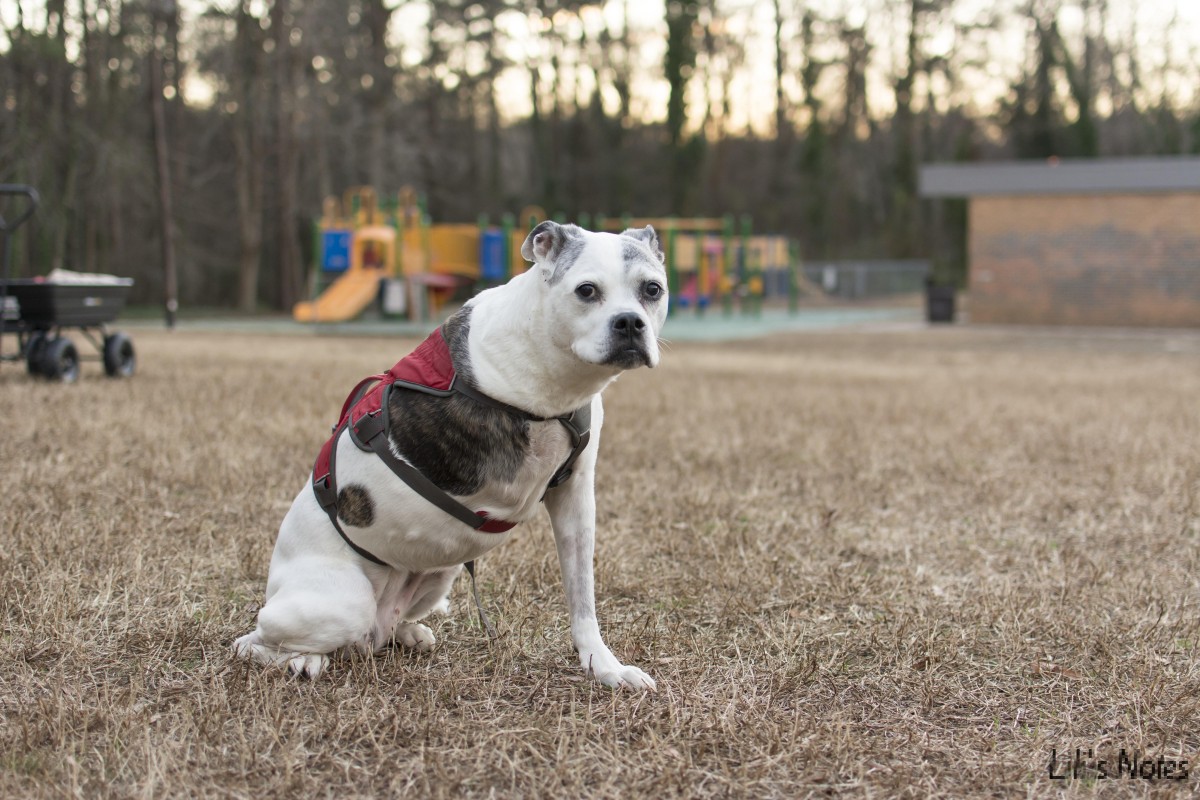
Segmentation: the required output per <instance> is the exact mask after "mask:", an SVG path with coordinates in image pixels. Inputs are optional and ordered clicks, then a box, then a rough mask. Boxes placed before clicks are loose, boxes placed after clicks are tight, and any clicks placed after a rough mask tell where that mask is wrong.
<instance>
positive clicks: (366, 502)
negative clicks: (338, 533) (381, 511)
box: [337, 483, 375, 528]
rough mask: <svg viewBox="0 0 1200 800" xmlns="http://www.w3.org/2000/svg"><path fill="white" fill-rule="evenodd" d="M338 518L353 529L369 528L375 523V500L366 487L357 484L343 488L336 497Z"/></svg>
mask: <svg viewBox="0 0 1200 800" xmlns="http://www.w3.org/2000/svg"><path fill="white" fill-rule="evenodd" d="M337 511H338V518H339V519H341V521H342V522H344V523H346V524H347V525H353V526H354V527H355V528H369V527H371V523H373V522H374V521H375V500H374V498H372V497H371V493H370V492H369V491H367V487H365V486H362V485H360V484H357V483H351V484H349V485H347V486H343V487H342V488H341V490H340V491H339V492H338V496H337Z"/></svg>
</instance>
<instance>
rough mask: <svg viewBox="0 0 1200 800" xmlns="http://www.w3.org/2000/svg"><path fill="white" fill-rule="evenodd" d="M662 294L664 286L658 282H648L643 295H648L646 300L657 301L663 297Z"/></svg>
mask: <svg viewBox="0 0 1200 800" xmlns="http://www.w3.org/2000/svg"><path fill="white" fill-rule="evenodd" d="M662 293H663V287H662V284H661V283H658V282H657V281H648V282H647V283H646V285H645V286H643V287H642V294H644V295H646V299H648V300H657V299H658V298H660V297H662Z"/></svg>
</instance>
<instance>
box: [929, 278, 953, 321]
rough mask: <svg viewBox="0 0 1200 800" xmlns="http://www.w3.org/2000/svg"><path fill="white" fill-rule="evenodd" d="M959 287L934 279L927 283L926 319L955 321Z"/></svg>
mask: <svg viewBox="0 0 1200 800" xmlns="http://www.w3.org/2000/svg"><path fill="white" fill-rule="evenodd" d="M956 291H957V289H955V287H953V286H943V285H941V284H936V283H933V282H932V281H930V282H928V283H926V284H925V319H927V320H929V321H930V322H954V296H955V292H956Z"/></svg>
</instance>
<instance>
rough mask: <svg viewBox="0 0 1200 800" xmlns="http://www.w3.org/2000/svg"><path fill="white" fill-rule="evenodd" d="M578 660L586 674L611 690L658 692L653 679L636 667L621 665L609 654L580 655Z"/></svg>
mask: <svg viewBox="0 0 1200 800" xmlns="http://www.w3.org/2000/svg"><path fill="white" fill-rule="evenodd" d="M579 660H580V663H582V664H583V668H584V669H585V670H587V671H588V674H590V675H591V676H592V677H593V678H595V679H596V680H598V681H600V683H602V684H604V685H605V686H607V687H609V688H611V689H631V690H633V691H635V692H643V691H651V692H655V691H658V687H657V685H656V684H655V683H654V679H653V678H651V677H650V676H649V675H647V674H646V673H644V672H642V671H641V670H640V669H638V668H637V667H630V666H626V665H625V664H622V663H621V662H620V661H618V660H617V659H616V658H615V657H614V656H613V655H612V654H611V653H590V654H580V657H579Z"/></svg>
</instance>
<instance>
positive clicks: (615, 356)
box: [604, 311, 650, 369]
mask: <svg viewBox="0 0 1200 800" xmlns="http://www.w3.org/2000/svg"><path fill="white" fill-rule="evenodd" d="M608 341H609V345H608V358H606V359H605V360H604V363H606V364H612V365H613V366H616V367H621V368H622V369H629V368H631V367H638V366H642V365H645V366H647V367H648V366H650V353H649V351H648V350H647V347H646V320H644V319H642V317H641V315H640V314H637V313H634V312H632V311H625V312H623V313H620V314H617V315H616V316H614V317H613V318H612V319H611V320H610V321H609V339H608Z"/></svg>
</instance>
